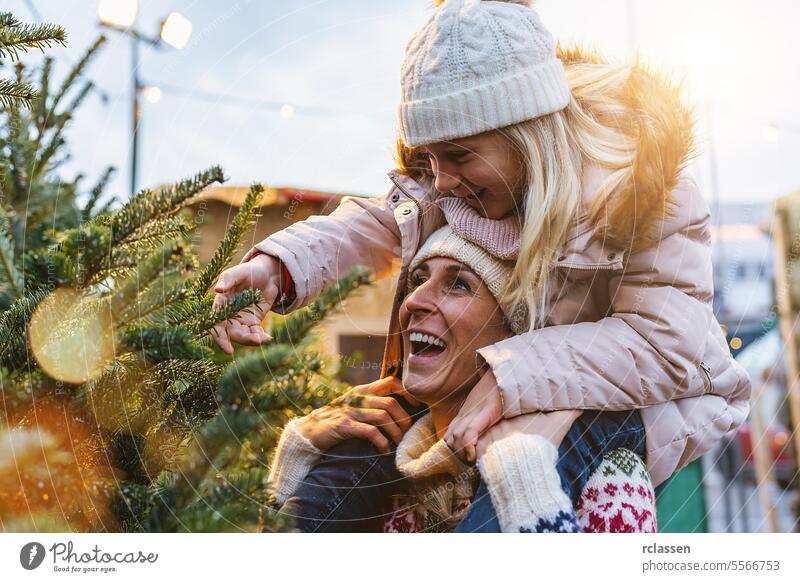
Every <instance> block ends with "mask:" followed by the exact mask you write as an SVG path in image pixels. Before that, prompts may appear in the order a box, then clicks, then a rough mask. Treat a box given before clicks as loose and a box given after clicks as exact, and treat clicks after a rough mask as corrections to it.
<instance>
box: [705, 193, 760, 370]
mask: <svg viewBox="0 0 800 582" xmlns="http://www.w3.org/2000/svg"><path fill="white" fill-rule="evenodd" d="M771 216H772V206H771V205H770V204H724V205H721V206H720V207H719V209H718V210H716V211H715V212H714V214H713V216H712V221H713V224H714V226H713V228H712V240H713V266H714V311H715V313H716V315H717V319H719V321H720V323H722V324H723V325H724V326H725V327H726V328H727V330H728V342H729V344H730V347H731V352H732V353H733V354H734V355H735V354H737V353H738V352H739V351H740V350H741V349H743V348H744V347H745V346H747V345H748V344H749V343H750V342H752V341H753V340H754V339H756V338H757V337H759V336H761V335H763V334H764V333H765V331H767V330H768V329H769V328H770V326H771V325H772V324H773V323H774V321H773V319H774V318H773V317H772V316H773V310H772V307H773V303H774V297H775V293H774V276H773V255H772V242H771V239H770V237H769V234H768V233H769V225H770V220H771Z"/></svg>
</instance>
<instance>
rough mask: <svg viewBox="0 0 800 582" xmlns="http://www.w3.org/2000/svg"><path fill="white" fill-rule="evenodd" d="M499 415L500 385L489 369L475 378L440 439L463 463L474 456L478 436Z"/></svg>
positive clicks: (497, 419) (499, 418)
mask: <svg viewBox="0 0 800 582" xmlns="http://www.w3.org/2000/svg"><path fill="white" fill-rule="evenodd" d="M502 418H503V401H502V398H501V396H500V388H499V387H498V386H497V380H496V379H495V377H494V373H493V372H492V370H491V369H489V370H487V371H486V373H485V374H484V375H483V376H482V377H481V379H480V380H478V383H477V384H476V385H475V387H474V388H473V389H472V390H471V391H470V393H469V395H468V396H467V399H466V400H465V401H464V404H463V405H462V406H461V410H459V411H458V414H457V415H456V417H455V418H454V419H453V420H452V421H451V422H450V425H449V426H448V427H447V433H445V435H444V441H445V442H446V443H447V446H448V447H450V449H452V451H453V452H454V453H455V454H456V456H458V458H460V459H461V460H462V461H465V462H467V463H474V462H475V460H476V459H477V446H478V437H480V436H481V435H482V434H483V433H484V432H485V431H487V430H488V429H489V428H490V427H491V426H493V425H494V424H496V423H497V422H499V421H500V420H501V419H502Z"/></svg>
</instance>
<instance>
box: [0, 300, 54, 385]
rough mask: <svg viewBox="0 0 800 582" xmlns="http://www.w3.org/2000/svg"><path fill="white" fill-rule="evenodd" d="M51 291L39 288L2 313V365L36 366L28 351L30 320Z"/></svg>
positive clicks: (0, 349)
mask: <svg viewBox="0 0 800 582" xmlns="http://www.w3.org/2000/svg"><path fill="white" fill-rule="evenodd" d="M48 294H49V291H47V290H39V291H36V292H34V293H29V294H27V295H25V297H21V298H20V299H17V300H16V301H15V302H14V303H13V304H12V305H11V307H9V308H8V309H6V310H5V311H3V313H2V314H0V365H2V366H3V367H5V368H7V369H9V370H14V369H16V368H19V367H21V366H23V365H25V364H26V363H27V364H28V365H29V366H34V367H35V365H36V364H35V362H34V361H33V359H32V358H30V354H29V352H28V322H29V321H30V319H31V316H32V315H33V312H34V311H35V310H36V307H37V306H38V305H39V303H41V302H42V300H43V299H44V298H45V297H47V295H48Z"/></svg>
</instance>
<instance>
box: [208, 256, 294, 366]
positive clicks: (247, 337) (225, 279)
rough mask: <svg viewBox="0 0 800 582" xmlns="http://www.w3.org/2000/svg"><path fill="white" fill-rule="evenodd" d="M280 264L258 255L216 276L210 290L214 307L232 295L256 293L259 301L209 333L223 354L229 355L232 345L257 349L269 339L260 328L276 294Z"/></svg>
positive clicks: (271, 258) (221, 304) (270, 257)
mask: <svg viewBox="0 0 800 582" xmlns="http://www.w3.org/2000/svg"><path fill="white" fill-rule="evenodd" d="M280 274H281V267H280V262H279V261H278V259H276V258H275V257H272V256H270V255H265V254H260V255H257V256H255V257H253V258H252V259H250V260H249V261H247V262H246V263H242V264H240V265H235V266H233V267H231V268H230V269H226V270H224V271H223V272H222V273H220V276H219V280H218V281H217V284H216V285H215V286H214V291H216V292H217V296H216V297H214V307H215V308H218V307H221V306H223V305H224V304H225V303H226V302H227V301H230V299H232V298H233V296H234V295H235V294H236V293H239V292H241V291H245V290H247V289H259V290H260V291H261V301H259V302H258V303H257V304H255V305H251V306H249V307H247V308H245V309H242V310H241V311H240V312H239V313H237V314H236V315H235V316H234V317H232V318H231V319H228V320H226V321H223V322H222V323H218V324H217V325H215V326H214V327H213V329H212V330H211V335H212V336H213V337H214V341H216V342H217V345H218V346H219V347H220V348H221V349H222V351H223V352H225V353H226V354H232V353H233V345H232V344H231V342H232V341H234V342H236V343H238V344H241V345H244V346H259V345H261V344H264V343H267V342H268V341H270V340H271V339H272V338H271V337H270V336H269V334H267V332H266V331H264V329H263V328H262V327H261V322H262V321H263V320H264V317H265V316H266V315H267V313H269V310H270V309H271V308H272V304H273V303H275V299H276V298H277V297H278V293H279V290H280Z"/></svg>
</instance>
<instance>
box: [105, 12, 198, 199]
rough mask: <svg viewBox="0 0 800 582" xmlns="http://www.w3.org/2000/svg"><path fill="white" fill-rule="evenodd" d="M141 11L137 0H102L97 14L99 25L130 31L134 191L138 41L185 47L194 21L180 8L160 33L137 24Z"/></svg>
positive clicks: (139, 88)
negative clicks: (152, 33) (142, 29)
mask: <svg viewBox="0 0 800 582" xmlns="http://www.w3.org/2000/svg"><path fill="white" fill-rule="evenodd" d="M138 11H139V2H138V0H99V2H98V4H97V15H98V17H99V18H100V25H101V26H104V27H106V28H110V29H113V30H116V31H117V32H121V33H123V34H127V35H128V36H130V38H131V69H132V71H131V77H132V79H133V90H132V93H133V95H132V102H133V103H132V110H131V113H132V116H131V194H135V193H136V182H137V174H138V162H139V121H140V107H139V95H140V93H141V92H142V91H143V90H144V89H145V86H144V85H143V84H142V81H141V79H140V77H139V44H140V43H141V42H144V43H146V44H148V45H150V46H152V47H155V48H162V47H163V46H164V45H165V44H167V45H169V46H171V47H173V48H175V49H178V50H180V49H182V48H184V47H185V46H186V44H187V43H188V42H189V38H190V37H191V35H192V23H191V21H190V20H189V19H188V18H186V17H185V16H183V15H182V14H180V13H178V12H172V13H170V14H169V16H167V17H166V18H165V19H164V20H162V21H161V26H160V28H159V34H158V36H149V35H146V34H143V33H141V32H140V31H138V30H137V29H136V28H134V24H135V23H136V16H137V13H138Z"/></svg>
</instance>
